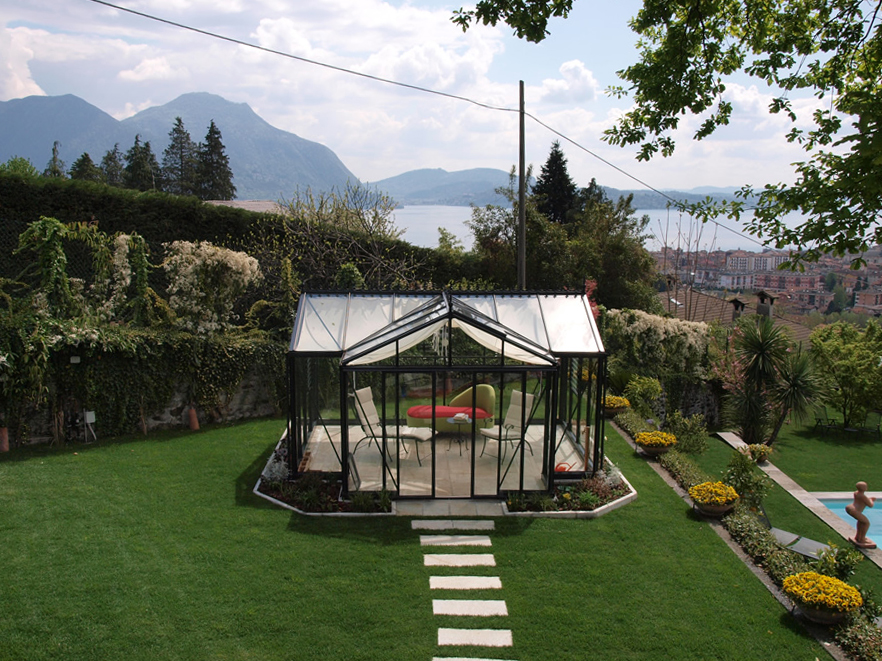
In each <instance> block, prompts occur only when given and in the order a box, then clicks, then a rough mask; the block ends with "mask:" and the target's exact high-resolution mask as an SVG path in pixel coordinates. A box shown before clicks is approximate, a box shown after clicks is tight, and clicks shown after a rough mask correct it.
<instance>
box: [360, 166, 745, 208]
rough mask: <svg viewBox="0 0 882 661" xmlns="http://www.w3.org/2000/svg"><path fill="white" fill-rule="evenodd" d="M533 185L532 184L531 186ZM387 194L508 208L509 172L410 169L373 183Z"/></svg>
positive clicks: (688, 195)
mask: <svg viewBox="0 0 882 661" xmlns="http://www.w3.org/2000/svg"><path fill="white" fill-rule="evenodd" d="M532 183H533V182H531V184H532ZM371 186H372V187H376V188H378V189H379V190H381V191H383V192H385V193H387V194H388V195H389V196H390V197H392V199H394V200H395V201H396V202H398V203H399V204H402V205H418V204H419V205H445V206H468V205H469V204H474V205H476V206H479V207H481V206H485V205H487V204H500V205H507V204H508V203H507V201H506V199H505V197H503V196H502V195H497V194H496V193H495V192H494V190H495V189H496V188H499V187H506V186H508V172H505V171H504V170H494V169H491V168H476V169H473V170H459V171H457V172H447V171H446V170H442V169H440V168H435V169H422V170H411V171H410V172H405V173H403V174H399V175H398V176H396V177H390V178H388V179H383V180H381V181H377V182H375V183H372V184H371ZM602 188H603V190H604V192H605V193H606V195H607V197H609V198H610V199H611V200H617V199H619V197H621V196H627V195H633V196H634V199H633V202H632V204H633V205H634V208H635V209H637V210H638V211H639V210H645V209H665V208H666V207H667V204H668V202H669V201H670V200H668V198H666V197H665V196H664V195H661V194H660V193H656V192H655V191H651V190H619V189H617V188H609V187H607V186H602ZM736 190H738V189H737V188H734V187H733V188H712V187H702V188H694V189H692V190H690V191H664V192H665V193H666V194H667V195H670V196H671V197H672V198H674V199H675V200H682V201H685V202H687V203H690V202H701V201H703V200H705V199H706V198H707V197H708V196H711V197H713V198H714V199H717V200H731V199H735V198H734V195H732V193H733V192H734V191H736Z"/></svg>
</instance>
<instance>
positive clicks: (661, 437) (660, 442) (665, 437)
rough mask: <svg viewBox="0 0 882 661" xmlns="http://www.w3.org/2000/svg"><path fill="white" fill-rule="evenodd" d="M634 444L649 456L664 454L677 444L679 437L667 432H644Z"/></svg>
mask: <svg viewBox="0 0 882 661" xmlns="http://www.w3.org/2000/svg"><path fill="white" fill-rule="evenodd" d="M634 442H635V443H636V444H637V445H638V446H639V447H640V449H641V450H643V451H644V452H645V453H647V454H662V453H664V452H667V451H668V450H670V449H671V448H672V447H674V446H675V445H676V444H677V437H676V436H674V435H673V434H671V433H670V432H666V431H644V432H640V433H639V434H637V437H636V438H635V439H634Z"/></svg>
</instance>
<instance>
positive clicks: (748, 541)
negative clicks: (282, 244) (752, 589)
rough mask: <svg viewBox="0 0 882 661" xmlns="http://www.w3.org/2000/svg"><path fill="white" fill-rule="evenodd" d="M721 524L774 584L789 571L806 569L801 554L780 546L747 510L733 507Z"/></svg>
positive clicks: (779, 581)
mask: <svg viewBox="0 0 882 661" xmlns="http://www.w3.org/2000/svg"><path fill="white" fill-rule="evenodd" d="M723 525H724V526H726V530H728V531H729V534H730V535H732V538H733V539H734V540H735V541H736V542H738V544H740V545H741V548H742V549H744V552H745V553H747V555H749V556H750V557H751V559H752V560H753V561H754V562H755V563H756V564H757V565H759V566H761V567H762V568H763V569H765V570H766V573H767V574H768V575H769V578H771V579H772V580H773V581H774V582H775V583H776V584H778V585H781V582H782V581H783V580H784V579H785V578H786V577H787V576H792V575H793V574H798V573H800V572H803V571H808V570H809V569H810V566H809V564H808V562H806V561H805V560H804V559H803V558H802V556H800V555H799V554H797V553H795V552H794V551H790V550H788V549H785V548H782V547H781V546H780V545H779V544H778V541H777V540H776V539H775V537H774V535H772V533H771V532H770V531H769V529H768V528H767V527H766V526H765V525H764V524H763V523H762V521H760V519H759V517H757V516H756V514H754V513H753V512H751V511H750V510H748V509H746V508H743V507H737V508H735V511H734V512H733V513H732V514H730V515H729V516H727V517H726V518H725V519H723Z"/></svg>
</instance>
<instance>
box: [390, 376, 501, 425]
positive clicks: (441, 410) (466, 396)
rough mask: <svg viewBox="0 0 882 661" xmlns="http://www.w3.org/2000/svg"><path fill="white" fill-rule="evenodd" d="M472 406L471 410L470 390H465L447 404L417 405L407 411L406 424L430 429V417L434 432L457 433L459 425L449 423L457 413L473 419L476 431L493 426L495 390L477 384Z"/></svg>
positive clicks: (491, 387) (482, 384)
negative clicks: (433, 419) (433, 424)
mask: <svg viewBox="0 0 882 661" xmlns="http://www.w3.org/2000/svg"><path fill="white" fill-rule="evenodd" d="M474 400H475V401H474V406H475V408H474V409H473V408H472V389H471V388H467V389H466V390H463V391H462V392H461V393H459V394H458V395H457V396H456V397H454V398H452V399H451V400H450V401H449V402H448V403H447V404H444V405H440V406H435V407H434V408H432V405H431V404H418V405H417V406H411V407H410V408H409V409H407V424H408V425H409V426H410V427H431V426H432V416H433V413H434V418H435V431H439V432H458V431H460V429H459V425H457V424H456V423H452V422H449V419H451V418H454V417H455V416H456V414H457V413H464V414H465V415H467V416H468V417H469V418H474V419H475V425H476V426H477V427H478V429H482V428H484V427H492V426H493V411H494V410H495V408H496V388H494V387H493V386H491V385H488V384H486V383H479V384H478V385H477V387H476V389H475V395H474Z"/></svg>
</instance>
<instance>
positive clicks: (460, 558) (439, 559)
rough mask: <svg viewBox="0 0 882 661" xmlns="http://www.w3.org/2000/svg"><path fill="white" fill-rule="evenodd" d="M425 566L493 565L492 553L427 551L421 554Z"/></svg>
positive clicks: (494, 559) (494, 563)
mask: <svg viewBox="0 0 882 661" xmlns="http://www.w3.org/2000/svg"><path fill="white" fill-rule="evenodd" d="M423 565H424V566H425V567H495V566H496V558H494V557H493V554H492V553H474V554H473V553H427V554H426V555H424V556H423Z"/></svg>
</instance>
